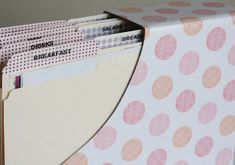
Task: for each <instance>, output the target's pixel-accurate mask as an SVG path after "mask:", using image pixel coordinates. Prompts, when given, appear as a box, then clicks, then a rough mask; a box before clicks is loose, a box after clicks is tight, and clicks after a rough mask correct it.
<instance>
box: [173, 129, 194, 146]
mask: <svg viewBox="0 0 235 165" xmlns="http://www.w3.org/2000/svg"><path fill="white" fill-rule="evenodd" d="M191 138H192V130H191V128H189V127H185V126H184V127H181V128H178V129H177V130H176V131H175V133H174V136H173V144H174V145H175V147H177V148H181V147H184V146H185V145H187V144H188V143H189V141H190V140H191Z"/></svg>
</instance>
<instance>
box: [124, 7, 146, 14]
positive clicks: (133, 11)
mask: <svg viewBox="0 0 235 165" xmlns="http://www.w3.org/2000/svg"><path fill="white" fill-rule="evenodd" d="M120 11H121V12H124V13H141V12H143V9H141V8H134V7H130V8H123V9H120Z"/></svg>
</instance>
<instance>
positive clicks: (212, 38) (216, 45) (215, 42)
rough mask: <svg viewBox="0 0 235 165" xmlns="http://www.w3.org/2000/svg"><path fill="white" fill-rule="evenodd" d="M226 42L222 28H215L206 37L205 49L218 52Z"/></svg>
mask: <svg viewBox="0 0 235 165" xmlns="http://www.w3.org/2000/svg"><path fill="white" fill-rule="evenodd" d="M225 41H226V32H225V30H224V29H223V28H221V27H217V28H214V29H213V30H211V31H210V33H209V35H208V36H207V47H208V49H210V50H211V51H218V50H219V49H220V48H221V47H222V46H223V45H224V43H225Z"/></svg>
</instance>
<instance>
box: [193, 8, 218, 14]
mask: <svg viewBox="0 0 235 165" xmlns="http://www.w3.org/2000/svg"><path fill="white" fill-rule="evenodd" d="M193 13H194V14H198V15H214V14H216V12H215V11H213V10H208V9H197V10H193Z"/></svg>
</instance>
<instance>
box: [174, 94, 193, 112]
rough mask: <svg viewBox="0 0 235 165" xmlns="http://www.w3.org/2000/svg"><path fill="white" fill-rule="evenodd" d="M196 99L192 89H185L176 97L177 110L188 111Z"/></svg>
mask: <svg viewBox="0 0 235 165" xmlns="http://www.w3.org/2000/svg"><path fill="white" fill-rule="evenodd" d="M195 101H196V95H195V93H194V91H192V90H185V91H183V92H181V93H180V95H179V96H178V97H177V99H176V108H177V110H178V111H179V112H187V111H189V110H190V109H191V108H192V107H193V105H194V103H195Z"/></svg>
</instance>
